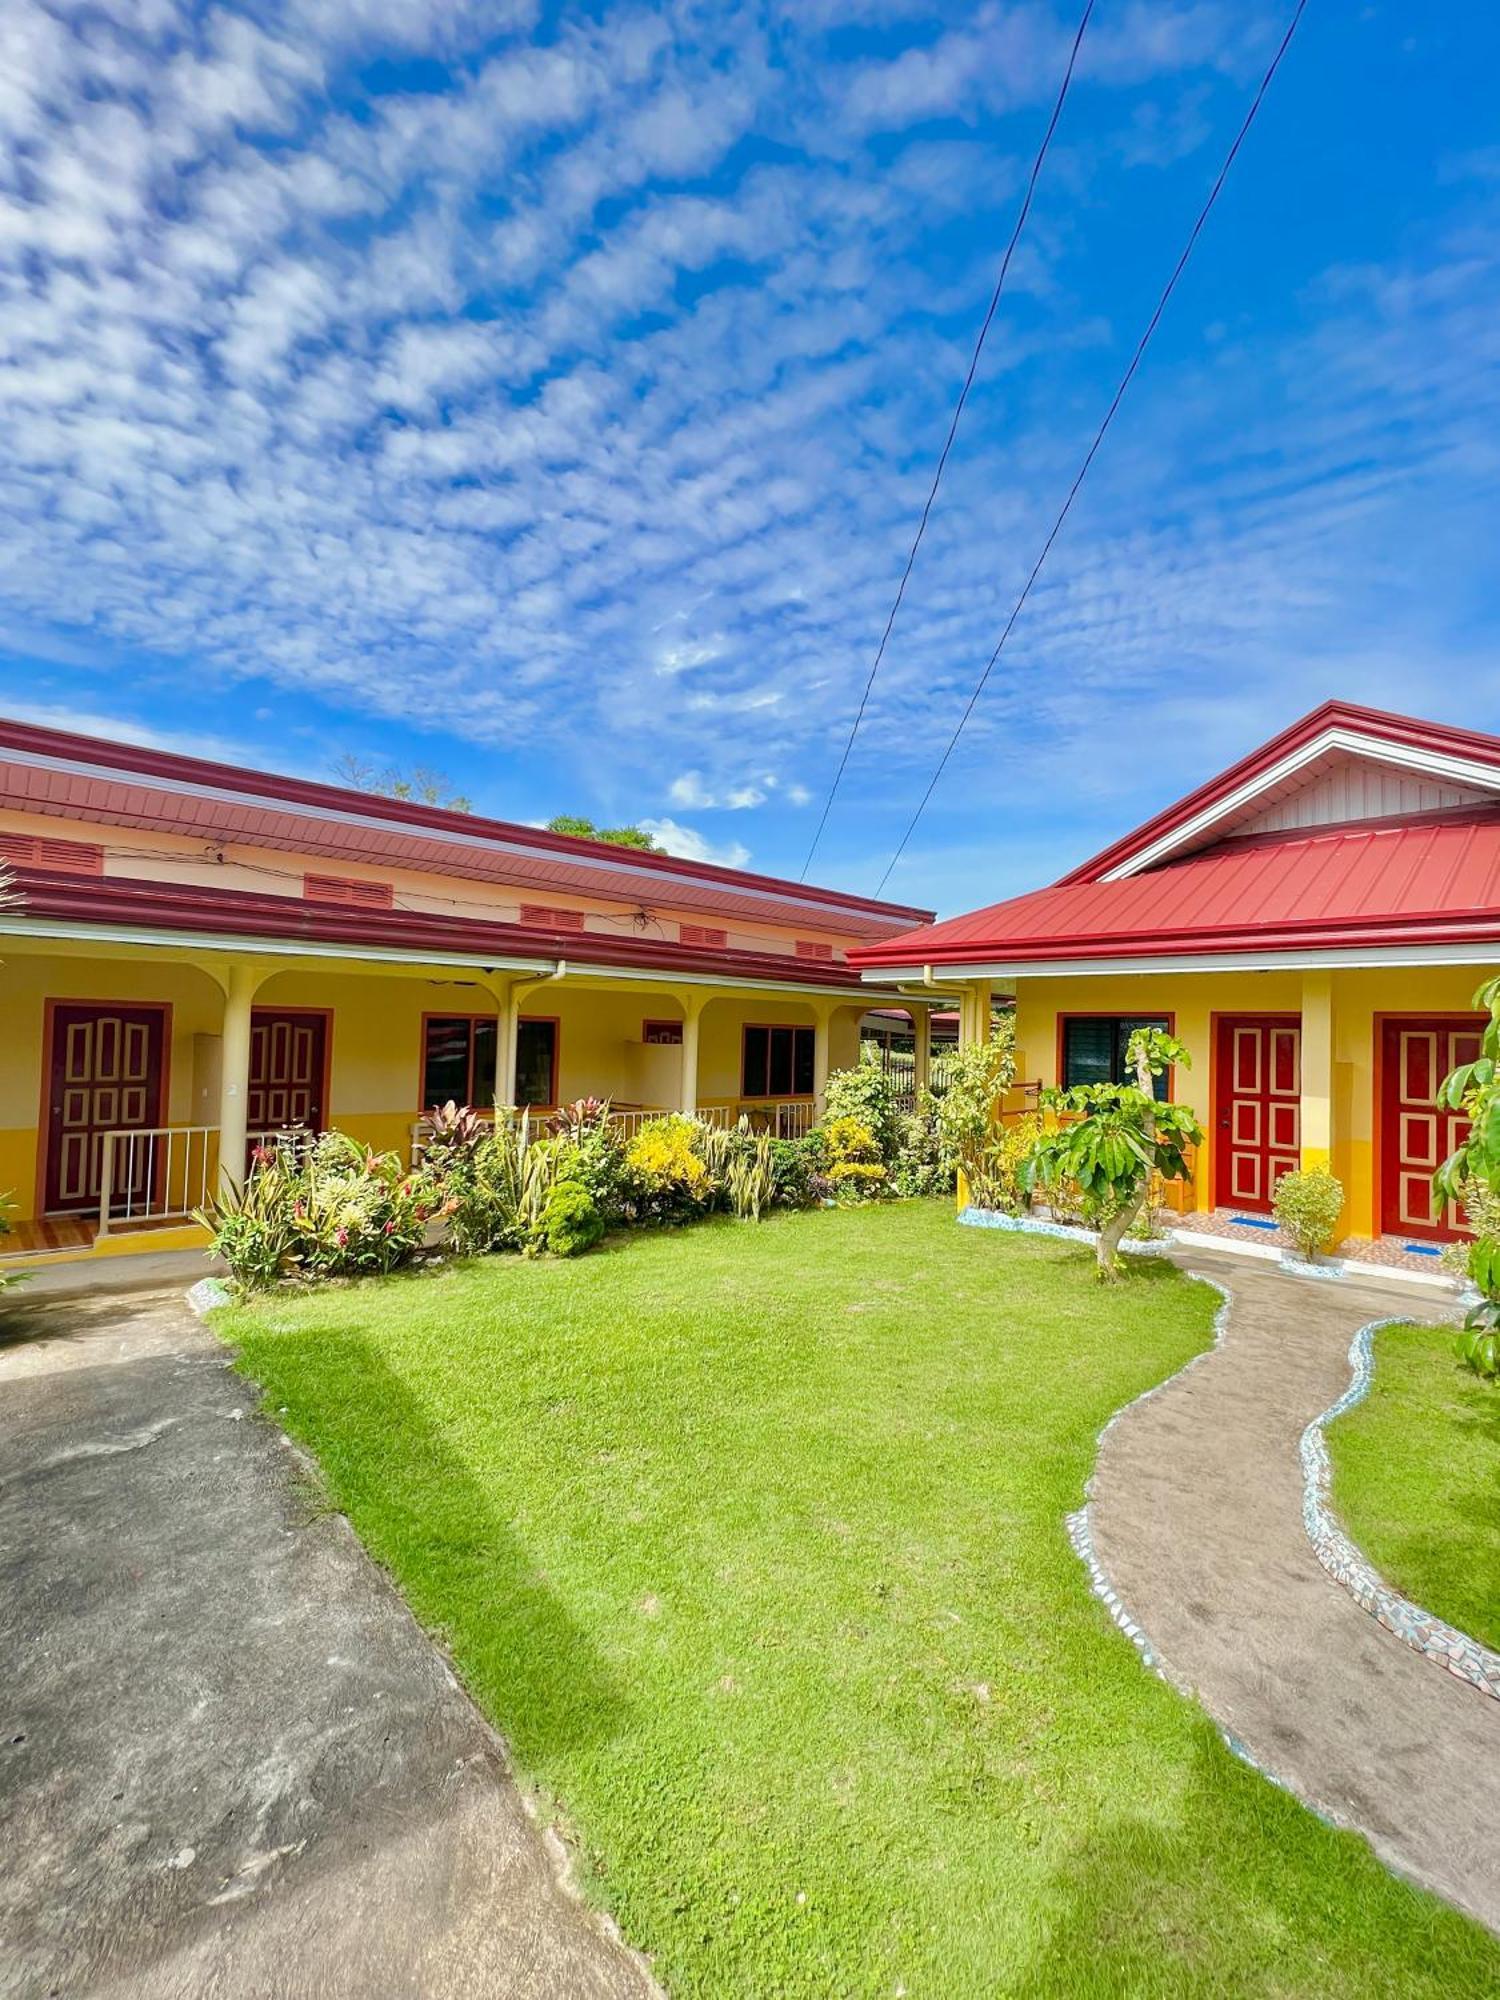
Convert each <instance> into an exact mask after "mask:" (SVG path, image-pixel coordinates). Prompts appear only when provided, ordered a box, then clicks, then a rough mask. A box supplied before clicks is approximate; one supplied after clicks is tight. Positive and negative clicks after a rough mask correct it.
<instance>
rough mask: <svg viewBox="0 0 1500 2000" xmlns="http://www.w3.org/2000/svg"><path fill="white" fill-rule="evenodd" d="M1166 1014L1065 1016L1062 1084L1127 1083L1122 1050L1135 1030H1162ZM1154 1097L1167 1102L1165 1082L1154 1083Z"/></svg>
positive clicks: (1161, 1079)
mask: <svg viewBox="0 0 1500 2000" xmlns="http://www.w3.org/2000/svg"><path fill="white" fill-rule="evenodd" d="M1171 1025H1172V1023H1171V1021H1170V1020H1169V1019H1168V1017H1167V1016H1166V1015H1165V1014H1068V1015H1064V1016H1063V1024H1062V1082H1063V1088H1064V1089H1065V1090H1071V1089H1072V1087H1073V1085H1074V1084H1075V1083H1127V1082H1129V1081H1130V1078H1129V1076H1128V1074H1127V1072H1126V1068H1125V1049H1126V1045H1127V1044H1128V1042H1129V1040H1130V1037H1131V1036H1132V1035H1133V1034H1134V1033H1135V1031H1136V1029H1137V1028H1165V1029H1168V1030H1170V1028H1171ZM1156 1095H1157V1096H1158V1097H1159V1098H1160V1099H1161V1100H1162V1101H1163V1102H1165V1101H1166V1095H1167V1079H1166V1077H1165V1076H1159V1077H1158V1078H1157V1079H1156Z"/></svg>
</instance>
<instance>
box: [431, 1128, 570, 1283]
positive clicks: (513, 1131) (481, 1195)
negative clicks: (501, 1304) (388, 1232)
mask: <svg viewBox="0 0 1500 2000" xmlns="http://www.w3.org/2000/svg"><path fill="white" fill-rule="evenodd" d="M549 1164H550V1163H549V1161H548V1159H547V1155H546V1151H545V1148H543V1147H541V1146H537V1145H532V1144H531V1143H530V1132H529V1129H528V1124H527V1120H526V1119H525V1117H524V1116H523V1117H522V1118H521V1119H520V1120H519V1121H518V1122H517V1123H515V1124H512V1123H511V1121H510V1120H509V1119H502V1120H501V1121H499V1123H497V1125H496V1126H495V1128H494V1130H493V1131H492V1132H489V1133H488V1134H487V1135H486V1137H485V1138H484V1139H482V1140H481V1141H480V1143H479V1145H477V1146H476V1147H475V1148H474V1150H473V1151H472V1152H471V1153H468V1154H465V1155H463V1156H461V1157H458V1158H454V1159H452V1160H450V1161H449V1162H448V1164H447V1166H446V1169H445V1170H444V1171H442V1172H441V1173H440V1174H439V1173H435V1172H433V1171H432V1170H431V1169H430V1167H428V1163H427V1162H424V1167H427V1168H428V1173H429V1180H430V1184H431V1187H432V1194H433V1199H434V1206H435V1210H436V1213H437V1215H438V1216H439V1217H440V1218H441V1220H442V1223H443V1227H444V1230H445V1233H446V1236H447V1240H448V1242H449V1244H450V1245H451V1246H452V1248H453V1249H454V1250H456V1251H457V1252H458V1254H459V1256H460V1257H482V1256H484V1255H485V1254H486V1253H487V1252H488V1251H491V1250H519V1249H521V1248H522V1247H523V1245H524V1244H525V1243H526V1241H527V1239H528V1236H529V1235H530V1232H531V1229H532V1227H533V1226H534V1224H535V1221H536V1219H537V1217H538V1215H539V1214H540V1209H541V1204H542V1201H543V1200H544V1199H545V1194H546V1188H545V1186H544V1185H542V1183H543V1182H544V1181H545V1180H546V1179H547V1175H548V1167H549Z"/></svg>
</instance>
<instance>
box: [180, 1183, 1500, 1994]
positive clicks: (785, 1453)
mask: <svg viewBox="0 0 1500 2000" xmlns="http://www.w3.org/2000/svg"><path fill="white" fill-rule="evenodd" d="M1215 1304H1216V1297H1215V1295H1214V1294H1213V1293H1212V1292H1211V1291H1209V1290H1208V1289H1207V1288H1206V1287H1203V1286H1198V1285H1194V1284H1193V1283H1191V1282H1190V1281H1188V1280H1186V1279H1185V1278H1183V1277H1182V1276H1181V1275H1180V1274H1179V1273H1177V1272H1176V1271H1174V1270H1172V1269H1170V1268H1168V1267H1167V1266H1166V1265H1164V1264H1160V1263H1154V1262H1153V1263H1145V1264H1141V1265H1138V1266H1134V1267H1133V1269H1132V1274H1131V1276H1130V1279H1129V1281H1128V1282H1126V1283H1123V1284H1121V1285H1120V1286H1118V1287H1116V1288H1114V1289H1113V1290H1112V1291H1110V1292H1108V1293H1107V1294H1103V1293H1101V1291H1100V1290H1099V1288H1098V1287H1096V1286H1095V1284H1094V1283H1093V1279H1092V1267H1091V1260H1090V1257H1089V1254H1088V1252H1087V1250H1086V1249H1083V1248H1080V1247H1078V1246H1074V1245H1072V1244H1066V1243H1059V1242H1055V1241H1047V1240H1040V1239H1038V1240H1022V1239H1019V1238H1014V1239H1013V1238H1006V1239H1004V1240H1003V1241H997V1240H996V1239H995V1238H994V1237H985V1236H983V1235H981V1234H979V1233H978V1232H971V1231H967V1230H960V1229H955V1227H954V1226H953V1215H952V1209H951V1206H949V1205H948V1204H946V1203H942V1202H931V1203H922V1202H906V1203H900V1204H893V1205H882V1206H873V1207H864V1208H853V1209H840V1210H838V1211H835V1212H831V1213H830V1212H822V1213H815V1214H808V1215H797V1214H783V1215H777V1216H773V1217H772V1218H771V1219H770V1220H768V1221H767V1222H765V1223H764V1224H762V1226H761V1227H760V1228H758V1229H756V1228H742V1227H736V1226H735V1225H734V1224H733V1223H731V1222H728V1221H709V1222H706V1223H704V1224H703V1225H702V1226H700V1227H698V1228H695V1229H693V1230H690V1231H682V1232H672V1233H655V1234H642V1235H637V1236H634V1237H629V1238H615V1239H611V1240H610V1241H609V1242H607V1243H606V1244H605V1245H604V1246H603V1248H602V1249H600V1250H598V1251H596V1252H595V1253H594V1254H593V1255H591V1256H589V1257H586V1258H583V1259H581V1260H578V1261H576V1262H572V1263H564V1262H555V1261H550V1260H544V1261H540V1262H537V1261H531V1262H526V1261H522V1260H519V1259H488V1260H484V1261H483V1262H478V1263H471V1264H468V1265H457V1266H454V1267H451V1268H449V1269H448V1270H446V1271H444V1272H442V1273H440V1274H438V1275H437V1276H435V1277H433V1278H432V1279H431V1280H429V1281H424V1282H422V1283H419V1284H417V1283H412V1282H410V1281H408V1280H406V1279H404V1278H397V1279H393V1280H387V1281H384V1282H381V1283H376V1284H370V1285H365V1286H357V1287H353V1288H350V1289H346V1290H341V1291H337V1292H313V1293H308V1294H303V1295H297V1296H288V1295H281V1294H278V1295H275V1296H272V1297H270V1298H268V1299H266V1300H265V1301H263V1302H262V1303H261V1304H259V1305H257V1306H253V1307H246V1308H240V1309H236V1310H234V1311H232V1312H229V1313H225V1314H223V1315H221V1316H219V1318H218V1321H217V1323H218V1325H219V1326H220V1328H221V1330H222V1331H223V1333H224V1335H225V1337H226V1338H227V1339H229V1340H230V1341H232V1342H233V1343H234V1344H235V1345H236V1346H237V1347H238V1348H239V1350H240V1354H241V1362H242V1366H243V1367H244V1368H245V1370H246V1371H247V1372H248V1373H249V1374H251V1375H252V1376H254V1377H255V1378H256V1379H257V1380H258V1381H259V1382H260V1383H261V1384H262V1385H263V1386H264V1389H265V1391H266V1394H267V1398H268V1401H269V1403H270V1406H271V1407H272V1408H274V1409H275V1410H276V1412H277V1416H278V1421H279V1422H281V1423H283V1424H284V1425H286V1426H287V1428H288V1429H290V1430H291V1431H292V1432H293V1434H294V1435H295V1436H296V1437H298V1438H299V1439H300V1440H301V1441H302V1442H303V1443H305V1444H306V1445H308V1446H309V1447H310V1448H311V1449H312V1451H313V1452H314V1453H315V1455H316V1456H317V1458H318V1459H319V1461H320V1463H321V1464H322V1466H323V1468H324V1471H325V1474H326V1476H327V1479H328V1482H329V1486H330V1488H331V1490H332V1494H333V1497H334V1499H335V1501H336V1503H337V1504H338V1505H339V1506H340V1507H342V1508H344V1509H345V1510H346V1511H347V1512H348V1514H349V1515H350V1517H351V1519H352V1520H353V1522H354V1524H355V1526H356V1528H357V1529H358V1531H359V1533H360V1534H361V1536H362V1537H363V1538H364V1540H365V1542H366V1544H367V1546H368V1547H369V1548H370V1549H371V1550H372V1551H373V1553H374V1554H375V1555H376V1556H377V1557H378V1558H379V1559H380V1560H381V1561H382V1562H384V1563H385V1564H387V1566H388V1567H389V1568H390V1569H391V1571H392V1573H393V1574H394V1575H395V1577H396V1579H397V1580H398V1582H399V1583H400V1585H401V1587H402V1589H403V1590H404V1591H405V1593H406V1594H407V1597H408V1598H409V1600H410V1602H411V1604H412V1605H413V1608H414V1609H415V1611H416V1613H417V1615H418V1616H419V1617H420V1618H421V1619H422V1620H423V1621H424V1622H425V1623H426V1624H427V1625H428V1626H429V1627H431V1628H432V1629H434V1630H435V1631H436V1632H438V1633H439V1634H440V1635H441V1636H442V1638H443V1639H444V1641H445V1642H446V1644H447V1645H448V1646H449V1648H450V1649H451V1653H452V1656H453V1658H454V1661H455V1664H456V1666H457V1668H458V1670H459V1672H460V1674H461V1675H462V1676H463V1678H464V1680H465V1681H466V1683H467V1685H468V1686H469V1687H470V1688H471V1690H472V1691H473V1693H474V1694H475V1696H476V1698H477V1699H478V1700H479V1702H480V1703H481V1705H482V1706H483V1707H484V1708H485V1709H486V1711H487V1712H488V1713H489V1714H490V1715H491V1716H492V1717H493V1718H494V1720H495V1721H496V1722H497V1724H498V1725H499V1726H500V1728H501V1729H502V1730H503V1731H504V1732H505V1733H506V1735H507V1737H508V1738H509V1740H510V1742H511V1744H512V1746H513V1749H514V1753H515V1757H516V1760H517V1763H518V1766H519V1768H520V1771H521V1773H522V1775H523V1777H524V1778H525V1779H526V1780H527V1781H528V1782H529V1783H530V1785H531V1786H532V1787H533V1788H534V1789H535V1791H536V1792H537V1795H538V1797H539V1800H540V1802H541V1805H542V1809H543V1811H544V1812H546V1813H548V1814H550V1815H551V1816H553V1817H554V1818H555V1819H556V1820H557V1821H558V1822H559V1823H560V1824H561V1825H562V1827H563V1828H564V1829H565V1831H566V1833H567V1836H568V1838H569V1839H570V1841H571V1842H572V1843H573V1845H574V1848H575V1851H576V1853H577V1856H578V1858H579V1863H580V1872H581V1875H582V1877H583V1880H584V1883H585V1885H586V1887H587V1890H588V1892H589V1893H590V1894H591V1895H592V1896H594V1897H596V1898H597V1899H598V1900H599V1901H600V1902H601V1903H603V1904H605V1905H606V1906H607V1907H608V1908H609V1909H611V1910H612V1911H613V1912H614V1914H615V1915H616V1916H617V1918H618V1919H619V1921H620V1923H621V1925H622V1927H623V1929H624V1932H625V1935H626V1937H627V1938H628V1939H629V1941H630V1942H631V1943H633V1944H636V1945H638V1946H640V1947H642V1948H643V1949H645V1950H647V1951H649V1952H651V1953H652V1954H653V1956H654V1959H655V1963H656V1965H657V1969H658V1972H659V1973H660V1975H661V1977H662V1978H663V1981H664V1983H665V1984H666V1986H667V1988H668V1990H669V1991H671V1992H672V1993H673V1994H674V1995H675V1996H677V2000H684V1996H688V1995H702V1996H709V1995H712V1996H716V2000H717V1996H720V1995H723V1994H726V1993H776V1994H783V1995H789V1996H798V1995H808V1996H811V1995H825V1994H828V1993H831V1992H838V1993H849V1994H872V1995H873V1994H892V1993H897V1992H905V1993H907V1994H908V1995H911V1996H913V2000H915V1996H918V1995H922V1994H934V1995H936V1994H940V1995H943V1996H945V2000H950V1997H951V2000H962V1996H970V1995H973V1996H978V1995H986V1996H987V1995H990V1994H994V1993H999V1992H1015V1991H1034V1992H1041V1993H1058V1994H1061V1993H1075V1992H1081V1991H1105V1990H1108V1991H1112V1992H1151V1993H1160V1992H1190V1991H1191V1992H1204V1993H1208V1992H1233V1991H1270V1990H1275V1991H1278V1992H1296V1993H1311V1992H1316V1993H1319V1994H1349V1995H1354V1994H1359V1995H1361V1996H1363V1995H1365V1994H1368V1993H1369V1992H1372V1991H1399V1992H1402V1993H1403V1994H1420V1993H1431V1994H1438V1993H1442V1994H1444V1995H1447V1994H1450V1993H1452V1992H1454V1991H1488V1990H1494V1989H1495V1988H1496V1987H1497V1985H1500V1944H1497V1942H1496V1941H1495V1940H1493V1939H1490V1938H1488V1937H1486V1936H1485V1934H1483V1933H1482V1932H1480V1931H1478V1930H1477V1929H1475V1928H1474V1927H1473V1926H1471V1925H1469V1924H1468V1923H1466V1922H1465V1921H1463V1920H1462V1919H1460V1918H1459V1917H1457V1916H1456V1915H1454V1914H1453V1913H1452V1912H1450V1911H1447V1910H1445V1909H1443V1908H1441V1907H1440V1906H1439V1905H1437V1904H1436V1903H1434V1902H1433V1901H1431V1900H1430V1899H1429V1898H1427V1897H1424V1896H1422V1895H1421V1894H1419V1893H1418V1892H1416V1891H1414V1890H1412V1889H1410V1888H1409V1887H1406V1886H1404V1885H1403V1884H1401V1883H1399V1882H1397V1881H1395V1880H1394V1879H1393V1878H1391V1877H1390V1876H1388V1875H1387V1874H1386V1873H1385V1872H1384V1870H1383V1869H1381V1867H1380V1866H1379V1865H1378V1864H1377V1863H1376V1862H1375V1860H1374V1859H1373V1857H1372V1856H1371V1854H1370V1852H1369V1850H1368V1849H1367V1848H1366V1847H1365V1846H1364V1845H1363V1843H1362V1842H1360V1841H1358V1840H1357V1839H1355V1838H1354V1837H1352V1836H1347V1835H1341V1834H1338V1833H1335V1832H1333V1831H1332V1830H1330V1829H1329V1828H1328V1827H1326V1826H1324V1825H1323V1824H1321V1823H1320V1822H1319V1821H1318V1820H1316V1819H1315V1818H1314V1817H1313V1816H1312V1815H1311V1814H1309V1813H1307V1812H1305V1811H1303V1810H1302V1808H1300V1807H1299V1806H1298V1805H1297V1804H1296V1803H1295V1802H1294V1801H1293V1800H1291V1799H1290V1798H1289V1797H1286V1796H1285V1795H1283V1794H1281V1793H1280V1792H1278V1791H1276V1790H1275V1789H1273V1788H1272V1787H1270V1786H1269V1785H1267V1784H1266V1783H1265V1782H1264V1781H1263V1780H1261V1779H1259V1778H1257V1777H1256V1776H1255V1775H1254V1774H1253V1773H1251V1772H1249V1771H1247V1770H1246V1769H1244V1768H1243V1766H1241V1765H1240V1764H1238V1763H1237V1762H1236V1760H1235V1759H1234V1758H1232V1757H1231V1756H1230V1754H1229V1753H1228V1751H1227V1750H1226V1749H1225V1748H1224V1747H1223V1745H1222V1744H1221V1743H1220V1741H1219V1739H1218V1737H1217V1735H1216V1733H1215V1731H1214V1730H1213V1728H1212V1726H1211V1725H1210V1724H1209V1723H1208V1721H1207V1720H1206V1718H1205V1717H1203V1716H1202V1715H1201V1714H1200V1713H1199V1712H1198V1711H1197V1710H1196V1709H1195V1708H1194V1707H1193V1706H1192V1705H1191V1704H1190V1703H1188V1702H1186V1701H1184V1700H1183V1699H1182V1698H1181V1697H1179V1696H1178V1695H1176V1694H1175V1693H1173V1692H1172V1691H1171V1690H1170V1689H1169V1688H1167V1687H1166V1686H1164V1685H1163V1684H1162V1683H1160V1682H1159V1681H1157V1680H1155V1679H1154V1678H1153V1677H1151V1676H1150V1675H1148V1674H1146V1673H1144V1672H1143V1671H1142V1669H1141V1666H1140V1662H1139V1660H1138V1659H1137V1657H1136V1654H1135V1653H1134V1651H1133V1650H1132V1648H1131V1647H1130V1646H1129V1644H1128V1643H1127V1642H1126V1641H1125V1640H1124V1639H1123V1638H1121V1637H1120V1635H1119V1634H1118V1633H1117V1632H1115V1631H1114V1630H1113V1628H1112V1627H1111V1626H1110V1624H1109V1622H1108V1618H1107V1615H1106V1613H1105V1612H1104V1610H1103V1609H1102V1607H1101V1606H1100V1605H1099V1604H1098V1603H1097V1602H1096V1601H1095V1600H1094V1599H1093V1597H1092V1596H1091V1594H1090V1589H1089V1581H1088V1577H1087V1575H1086V1573H1085V1571H1084V1568H1083V1566H1082V1565H1081V1564H1080V1563H1079V1561H1078V1560H1077V1558H1076V1557H1075V1556H1074V1554H1073V1552H1072V1550H1071V1548H1070V1547H1069V1544H1068V1541H1067V1538H1066V1534H1065V1530H1064V1518H1065V1516H1066V1515H1067V1514H1068V1513H1069V1512H1070V1511H1072V1510H1073V1509H1075V1508H1076V1507H1077V1506H1078V1504H1079V1501H1080V1499H1081V1497H1082V1493H1083V1486H1084V1481H1085V1479H1086V1477H1087V1476H1088V1473H1089V1471H1090V1470H1091V1468H1092V1465H1093V1461H1094V1455H1095V1450H1096V1439H1097V1436H1098V1433H1099V1431H1100V1429H1101V1427H1102V1426H1103V1424H1104V1423H1105V1421H1106V1420H1107V1419H1108V1417H1109V1416H1110V1415H1111V1414H1112V1412H1113V1411H1115V1410H1116V1409H1118V1408H1119V1407H1120V1406H1121V1405H1122V1404H1124V1403H1127V1402H1129V1401H1130V1400H1131V1399H1132V1398H1133V1397H1134V1396H1136V1395H1137V1394H1139V1393H1140V1392H1141V1391H1142V1390H1144V1389H1146V1388H1148V1387H1150V1386H1151V1385H1152V1384H1153V1383H1155V1382H1158V1381H1160V1380H1162V1379H1163V1378H1164V1377H1166V1376H1168V1375H1170V1374H1172V1373H1173V1372H1174V1371H1175V1370H1176V1369H1177V1368H1179V1367H1180V1366H1181V1365H1182V1364H1183V1363H1184V1362H1185V1361H1186V1360H1188V1359H1189V1358H1190V1357H1191V1356H1192V1355H1193V1354H1194V1353H1196V1352H1198V1351H1199V1350H1200V1349H1202V1348H1203V1347H1204V1346H1206V1345H1207V1343H1208V1341H1209V1339H1210V1329H1211V1323H1212V1318H1213V1310H1214V1306H1215Z"/></svg>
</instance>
